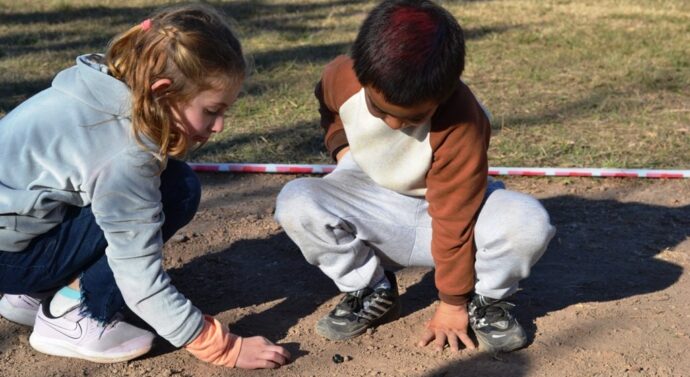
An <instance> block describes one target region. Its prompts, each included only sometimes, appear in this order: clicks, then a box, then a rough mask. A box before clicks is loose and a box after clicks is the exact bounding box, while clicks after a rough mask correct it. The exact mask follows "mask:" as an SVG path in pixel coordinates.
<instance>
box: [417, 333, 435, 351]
mask: <svg viewBox="0 0 690 377" xmlns="http://www.w3.org/2000/svg"><path fill="white" fill-rule="evenodd" d="M432 340H434V332H433V331H431V330H429V329H425V330H424V334H423V335H422V338H421V339H420V340H419V342H418V343H417V345H418V346H419V347H425V346H426V345H427V344H429V342H431V341H432Z"/></svg>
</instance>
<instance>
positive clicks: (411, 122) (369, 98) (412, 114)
mask: <svg viewBox="0 0 690 377" xmlns="http://www.w3.org/2000/svg"><path fill="white" fill-rule="evenodd" d="M364 96H365V97H366V102H367V108H368V109H369V112H370V113H371V115H373V116H375V117H377V118H380V119H381V120H383V121H384V122H385V123H386V124H387V125H388V127H390V128H392V129H394V130H398V129H401V128H405V127H416V126H419V125H422V124H425V123H427V122H428V121H429V120H430V119H431V117H432V116H433V115H434V113H435V112H436V109H437V108H438V103H436V102H435V101H426V102H420V103H418V104H414V105H411V106H406V107H401V106H398V105H394V104H392V103H390V102H388V101H386V99H385V97H384V96H383V93H381V92H380V91H378V90H377V89H375V88H374V87H372V86H365V87H364Z"/></svg>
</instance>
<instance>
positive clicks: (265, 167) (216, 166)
mask: <svg viewBox="0 0 690 377" xmlns="http://www.w3.org/2000/svg"><path fill="white" fill-rule="evenodd" d="M189 165H190V166H191V167H192V169H193V170H194V171H198V172H231V173H277V174H328V173H330V172H332V171H333V169H335V165H312V164H252V163H205V162H190V163H189ZM489 175H495V176H528V177H603V178H608V177H617V178H657V179H658V178H677V179H681V178H690V170H657V169H614V168H526V167H490V168H489Z"/></svg>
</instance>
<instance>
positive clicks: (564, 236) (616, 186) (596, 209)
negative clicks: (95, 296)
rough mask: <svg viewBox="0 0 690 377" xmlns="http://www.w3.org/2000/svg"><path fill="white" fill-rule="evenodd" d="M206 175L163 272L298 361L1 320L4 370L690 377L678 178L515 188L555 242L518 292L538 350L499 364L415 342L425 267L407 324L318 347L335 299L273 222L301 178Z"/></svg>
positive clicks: (423, 304) (686, 213)
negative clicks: (198, 355)
mask: <svg viewBox="0 0 690 377" xmlns="http://www.w3.org/2000/svg"><path fill="white" fill-rule="evenodd" d="M201 178H202V181H203V184H204V196H203V199H202V206H201V210H200V212H199V213H198V215H197V216H196V218H195V219H194V220H193V222H192V223H190V224H189V225H188V226H187V227H185V228H184V229H183V230H182V231H181V232H179V233H178V237H177V238H176V239H175V240H174V241H171V242H169V243H168V245H166V250H165V264H166V266H167V268H168V270H169V272H170V275H171V276H172V277H173V279H174V281H175V284H176V286H177V287H178V288H179V289H180V290H181V291H182V292H184V293H185V294H186V295H187V296H188V297H190V298H191V299H192V301H193V302H194V303H195V304H196V305H197V306H199V307H200V308H202V309H203V310H204V311H205V312H207V313H209V314H213V315H216V316H217V317H218V318H219V319H220V320H221V321H224V322H226V323H229V324H230V326H231V328H232V331H233V332H236V333H238V334H240V335H243V336H251V335H257V334H261V335H264V336H266V337H268V338H269V339H272V340H274V341H276V342H279V343H281V344H283V345H285V346H287V347H288V349H289V350H290V351H291V352H292V354H293V355H294V356H295V357H294V361H293V362H292V363H291V364H289V365H287V366H286V367H284V368H281V369H279V370H275V371H271V370H267V371H242V370H229V369H222V368H218V367H214V366H211V365H207V364H203V363H201V362H199V361H197V360H195V359H194V358H193V356H191V355H190V354H188V353H186V352H185V351H183V350H176V349H174V348H173V347H172V346H170V345H169V344H168V343H167V342H165V341H162V340H161V341H159V342H158V343H157V345H156V347H155V348H154V350H153V352H152V353H150V354H149V355H147V356H145V357H144V358H141V359H138V360H134V361H131V362H128V363H120V364H114V365H100V364H94V363H90V362H85V361H79V360H71V359H62V358H56V357H50V356H46V355H43V354H40V353H37V352H35V351H34V350H33V349H32V348H31V347H30V346H29V344H28V336H29V334H30V329H29V328H26V327H22V326H19V325H15V324H12V323H10V322H8V321H7V320H5V319H0V376H3V377H25V376H32V377H33V376H46V377H48V376H50V377H58V376H156V377H157V376H180V377H182V376H228V375H237V376H438V377H441V376H519V377H521V376H690V357H688V353H687V352H688V351H687V350H688V349H690V325H689V323H690V311H688V308H689V307H690V305H689V302H690V274H689V273H688V271H687V269H688V267H689V266H690V242H689V241H688V240H687V238H688V234H690V183H689V182H687V181H685V180H664V181H643V180H628V179H587V178H577V179H567V178H558V179H547V178H510V179H506V180H505V181H506V183H507V186H508V187H509V188H511V189H515V190H519V191H523V192H527V193H530V194H532V195H535V196H536V197H538V198H539V199H541V200H542V202H543V203H544V205H545V206H546V207H547V209H548V210H549V212H550V214H551V217H552V221H553V223H554V224H555V225H556V227H557V229H558V232H557V235H556V237H555V238H554V240H553V242H552V244H551V246H550V247H549V250H548V251H547V252H546V254H545V256H544V257H543V258H542V260H541V261H540V262H539V263H538V264H537V265H536V266H535V268H534V269H533V271H532V276H531V277H530V278H529V279H527V280H526V281H524V283H523V285H522V290H521V291H520V292H518V294H517V295H516V296H515V302H516V303H517V305H518V309H519V310H518V312H517V314H518V317H519V319H520V321H521V323H522V324H523V325H524V326H525V327H526V329H527V332H528V335H529V337H530V344H529V345H528V347H526V348H525V349H522V350H519V351H517V352H513V353H510V354H504V355H498V356H494V355H490V354H486V353H483V352H481V351H461V352H458V353H453V352H451V351H450V350H445V351H444V352H443V353H436V352H434V351H433V350H432V349H426V348H417V347H416V346H415V342H416V340H417V336H418V334H419V332H420V329H421V326H422V325H423V323H424V322H425V321H426V320H427V319H429V317H430V316H431V314H432V313H433V309H434V306H435V304H436V297H437V296H436V290H435V288H434V286H433V273H432V271H430V270H429V269H423V268H410V269H404V270H401V271H398V272H397V275H398V280H399V284H400V289H401V294H402V302H403V316H402V318H401V319H399V320H397V321H395V322H392V323H388V324H385V325H383V326H380V327H379V328H377V329H376V330H374V331H370V332H368V333H367V334H365V335H363V336H361V337H358V338H356V339H353V340H349V341H344V342H331V341H327V340H325V339H322V338H320V337H319V336H318V335H316V334H315V331H314V324H315V323H316V321H317V319H318V318H319V317H320V316H322V315H324V314H325V313H326V312H328V311H329V310H330V309H331V307H332V306H333V305H334V304H335V303H336V302H337V300H338V298H339V293H338V291H337V289H336V288H335V286H334V285H333V284H332V283H331V282H330V280H328V279H327V278H326V277H324V276H323V275H322V274H321V273H320V272H319V271H318V269H316V268H315V267H313V266H310V265H308V264H307V263H306V262H305V261H304V259H303V258H302V256H301V254H300V252H299V250H298V249H297V248H296V246H295V245H294V244H293V243H292V242H291V241H290V240H289V239H288V238H287V237H286V236H285V234H284V233H283V232H282V231H281V229H280V227H279V226H278V225H277V224H276V223H275V222H274V221H273V218H272V212H273V206H274V198H275V195H276V194H277V193H278V191H279V190H280V188H281V187H282V185H283V184H284V183H285V182H287V181H288V180H290V179H293V178H294V176H271V175H230V174H225V175H223V174H216V175H214V174H203V175H201ZM525 221H529V219H525ZM335 354H340V355H342V356H343V357H344V358H345V359H346V361H345V362H343V363H338V364H336V363H334V362H333V361H332V357H333V355H335Z"/></svg>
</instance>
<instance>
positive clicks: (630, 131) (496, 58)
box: [0, 0, 690, 169]
mask: <svg viewBox="0 0 690 377" xmlns="http://www.w3.org/2000/svg"><path fill="white" fill-rule="evenodd" d="M167 3H169V2H167V1H133V0H122V1H117V2H116V1H86V0H74V1H67V0H61V1H58V0H42V1H32V2H15V1H9V0H0V116H2V115H3V114H4V113H6V112H8V111H10V110H11V109H12V108H13V107H15V106H16V105H17V104H19V103H20V102H21V101H23V100H24V99H26V98H28V96H30V95H32V94H34V93H36V92H37V91H39V90H41V89H42V88H45V87H46V86H48V85H49V83H50V80H51V79H52V77H53V76H54V75H55V73H56V72H57V71H58V70H60V69H63V68H65V67H67V66H69V65H71V64H73V61H74V58H75V57H76V56H77V55H78V54H81V53H86V52H93V51H102V50H103V48H104V47H105V44H106V43H107V41H108V39H109V38H110V37H112V36H113V35H114V34H116V33H117V32H119V31H122V30H124V29H126V28H127V27H129V26H131V25H132V24H135V23H138V22H140V21H141V20H142V19H144V18H145V17H146V15H148V14H149V13H150V12H151V11H153V10H154V9H155V8H156V7H157V6H158V5H161V4H167ZM442 3H443V4H444V5H446V6H447V7H448V8H449V9H450V10H451V11H452V12H453V13H454V14H455V15H456V16H457V18H458V19H459V20H460V22H461V24H462V26H463V28H464V30H465V32H466V38H467V41H468V42H467V44H468V58H467V69H466V72H465V74H464V80H465V81H466V82H467V83H468V84H469V85H470V86H471V87H472V88H473V89H474V91H475V93H476V94H477V96H478V97H479V98H481V100H482V101H483V102H484V103H485V104H486V105H487V106H488V107H489V108H490V109H491V111H492V113H493V116H494V131H493V135H494V136H493V139H492V146H491V149H490V151H489V153H490V163H491V165H493V166H578V167H583V166H591V167H599V166H601V167H628V168H633V167H637V168H642V167H649V168H678V169H681V168H687V164H688V161H690V150H689V148H688V145H690V54H688V47H687V46H690V3H688V2H687V1H686V0H664V1H661V0H597V1H589V0H578V1H567V0H560V1H558V0H555V1H540V0H502V1H446V2H442ZM213 4H215V5H217V6H218V7H220V8H221V9H223V11H224V12H225V13H226V14H228V15H230V16H232V17H234V18H235V19H236V21H237V24H238V28H239V31H240V33H241V37H242V40H243V43H244V45H245V49H246V51H247V52H248V53H249V54H250V55H251V56H252V58H253V60H254V65H255V72H254V74H253V76H252V77H251V79H250V80H249V82H248V83H247V85H246V86H245V90H244V93H243V94H242V96H241V98H240V99H239V100H238V102H237V104H236V106H235V107H233V108H232V109H231V110H230V112H229V116H228V119H227V123H226V129H225V131H224V132H223V133H222V134H221V135H219V136H218V137H217V138H216V140H215V141H214V142H211V143H209V144H208V145H206V146H205V147H204V148H203V149H201V150H199V151H196V152H195V153H193V154H192V155H191V156H190V158H191V159H192V160H195V161H215V162H285V163H329V162H330V160H329V158H328V156H327V155H326V153H325V150H324V148H323V145H322V140H321V134H322V131H321V129H320V128H319V126H318V113H317V111H316V109H317V105H316V101H315V100H314V98H313V95H312V92H313V88H314V85H315V83H316V82H317V81H318V79H319V76H320V73H321V70H322V68H323V66H324V65H325V64H326V63H327V62H328V61H329V60H330V59H332V58H333V57H335V56H336V55H338V54H341V53H346V52H347V51H348V48H349V45H350V44H351V43H352V41H353V39H354V37H355V35H356V33H357V29H358V27H359V24H360V23H361V21H362V20H363V18H364V16H365V14H366V12H367V11H368V10H369V9H371V7H372V6H373V5H374V4H375V2H373V1H357V0H282V1H281V0H243V1H224V2H213Z"/></svg>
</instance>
